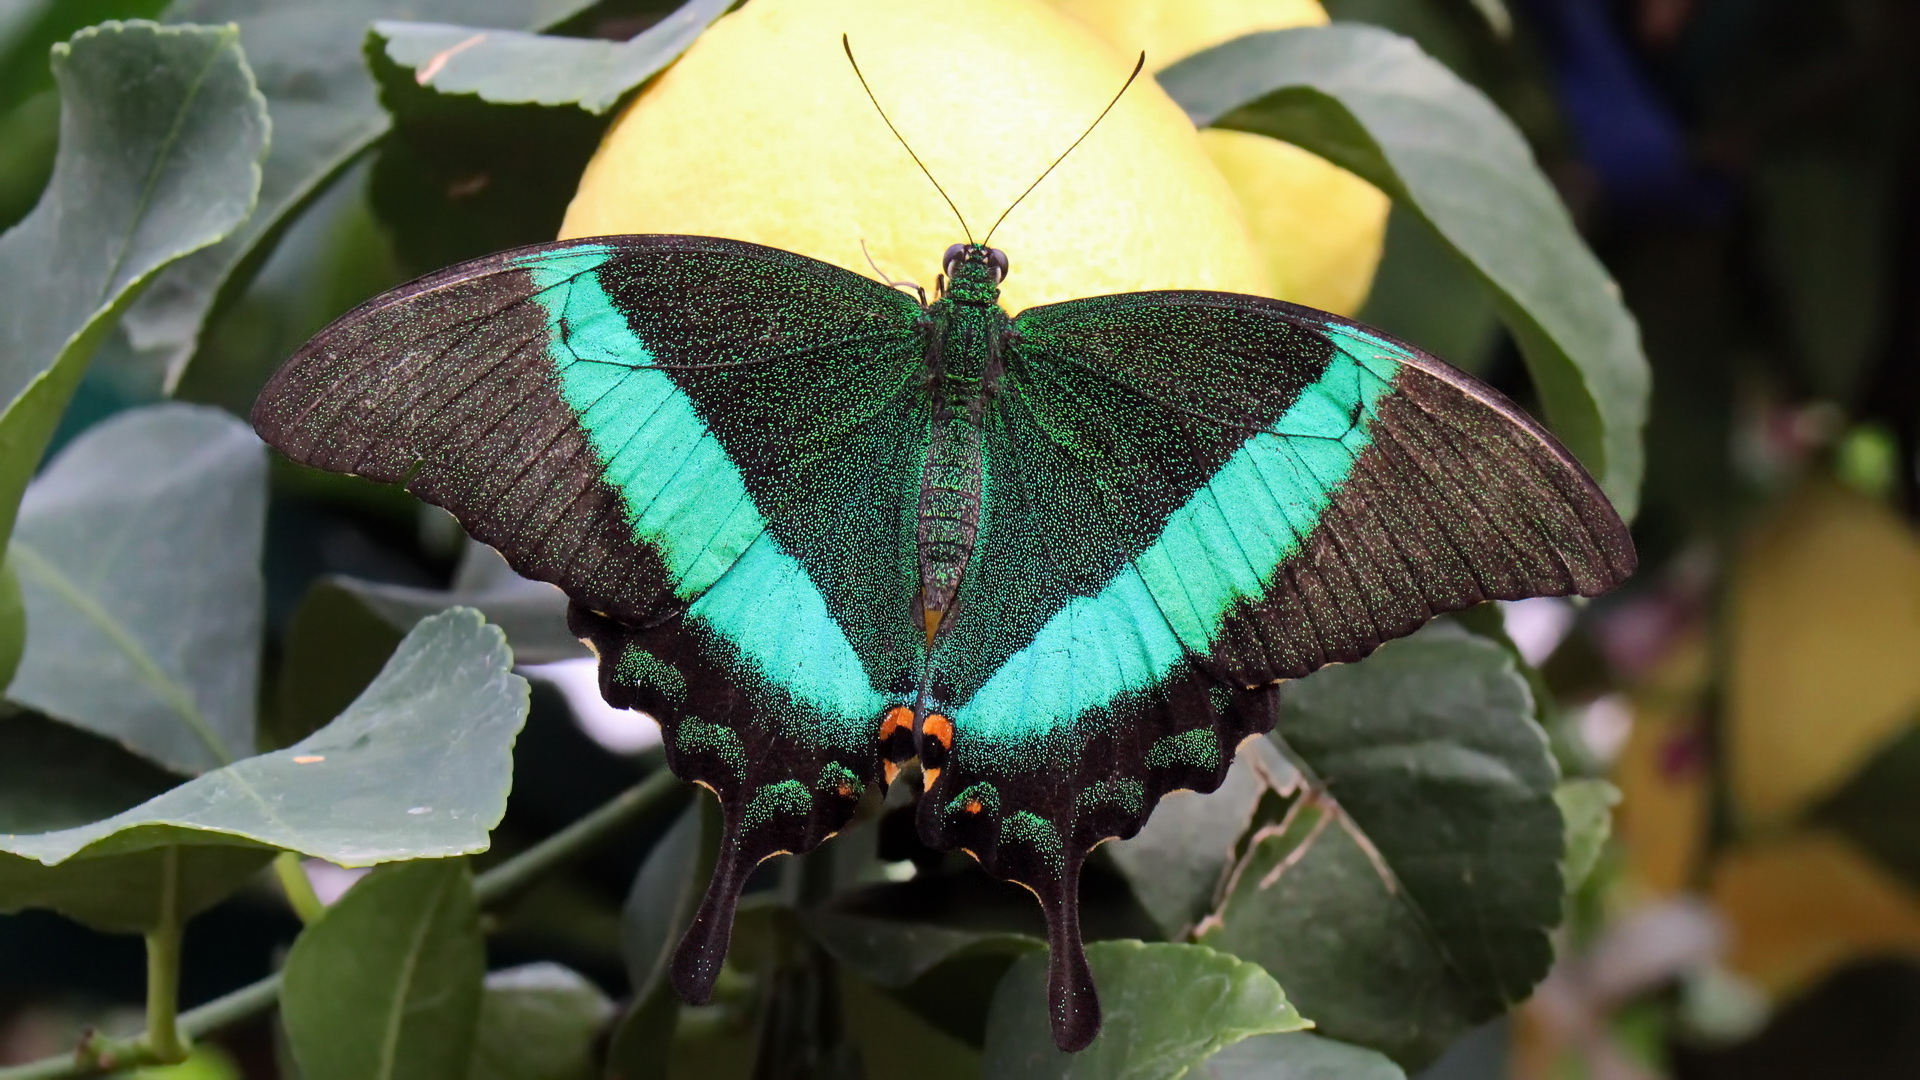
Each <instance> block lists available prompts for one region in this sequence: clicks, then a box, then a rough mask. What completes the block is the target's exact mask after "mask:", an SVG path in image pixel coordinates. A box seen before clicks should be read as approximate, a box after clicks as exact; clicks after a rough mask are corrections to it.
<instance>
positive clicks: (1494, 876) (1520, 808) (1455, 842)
mask: <svg viewBox="0 0 1920 1080" xmlns="http://www.w3.org/2000/svg"><path fill="white" fill-rule="evenodd" d="M1532 715H1533V702H1532V698H1531V695H1530V694H1529V692H1528V689H1527V684H1526V682H1525V680H1523V679H1522V678H1521V676H1520V674H1519V672H1518V671H1516V670H1515V666H1514V662H1513V658H1512V657H1511V656H1510V655H1509V654H1508V653H1507V652H1506V650H1504V649H1502V648H1501V647H1500V646H1499V645H1496V644H1494V643H1493V642H1491V641H1487V640H1486V639H1484V638H1479V637H1476V636H1473V635H1470V634H1467V633H1465V632H1464V631H1461V630H1459V629H1457V628H1454V627H1451V626H1448V625H1446V624H1439V625H1435V626H1433V627H1430V628H1429V629H1427V630H1425V631H1422V632H1421V633H1419V634H1417V635H1415V636H1413V637H1411V638H1406V639H1403V640H1400V641H1395V642H1390V643H1389V644H1387V645H1385V646H1383V647H1382V648H1381V649H1380V650H1379V651H1378V652H1377V653H1375V654H1374V655H1373V656H1372V657H1370V658H1369V659H1367V660H1366V661H1364V662H1362V663H1358V664H1350V665H1345V666H1341V667H1334V668H1328V669H1326V670H1324V671H1321V672H1317V673H1315V674H1314V675H1312V676H1310V677H1309V678H1306V679H1302V680H1300V681H1299V682H1296V683H1291V684H1289V685H1288V686H1287V687H1286V688H1285V689H1284V690H1283V692H1282V697H1281V704H1280V724H1279V727H1278V729H1277V731H1276V738H1279V739H1283V740H1284V741H1283V743H1282V748H1283V749H1284V750H1285V751H1287V753H1288V755H1289V756H1290V757H1291V758H1292V759H1293V760H1294V761H1295V763H1296V764H1297V765H1298V766H1299V768H1300V770H1301V772H1302V774H1303V776H1304V777H1305V778H1306V784H1305V786H1304V788H1303V790H1302V791H1301V793H1300V794H1299V795H1298V796H1297V797H1296V798H1294V799H1293V800H1291V801H1290V802H1289V804H1288V805H1287V807H1286V810H1285V816H1284V817H1283V818H1281V819H1280V820H1278V821H1275V822H1271V823H1269V824H1266V825H1264V826H1262V827H1261V828H1260V829H1259V830H1257V831H1256V832H1255V834H1254V837H1253V839H1254V840H1255V842H1254V843H1252V844H1251V846H1250V847H1249V849H1248V851H1247V853H1246V855H1245V856H1244V857H1243V858H1242V860H1241V862H1240V863H1239V864H1238V865H1236V866H1235V867H1234V869H1233V871H1232V882H1233V884H1232V886H1231V888H1230V889H1229V891H1228V893H1227V898H1226V901H1225V904H1224V906H1223V907H1222V908H1221V909H1220V910H1219V911H1217V912H1215V913H1214V914H1212V915H1210V916H1209V917H1208V918H1207V920H1206V921H1205V922H1204V923H1203V924H1202V931H1201V933H1200V934H1199V940H1201V941H1202V942H1205V943H1206V944H1209V945H1213V946H1215V947H1217V948H1221V949H1225V950H1227V951H1229V952H1232V953H1234V954H1235V955H1238V956H1241V957H1244V958H1246V959H1248V960H1254V961H1258V962H1259V963H1261V964H1263V965H1265V966H1266V968H1267V970H1269V971H1271V972H1273V974H1274V976H1275V977H1276V978H1278V979H1280V980H1281V982H1282V983H1284V984H1285V985H1286V987H1287V992H1288V994H1289V996H1290V997H1291V998H1292V999H1293V1000H1294V1002H1296V1003H1297V1004H1298V1005H1299V1006H1300V1008H1301V1009H1302V1010H1303V1011H1304V1012H1306V1014H1307V1015H1309V1016H1312V1017H1313V1018H1314V1021H1315V1023H1316V1024H1317V1025H1318V1027H1319V1028H1320V1030H1321V1031H1323V1032H1325V1033H1326V1034H1328V1035H1331V1036H1333V1037H1335V1038H1338V1039H1342V1040H1345V1041H1347V1042H1353V1043H1358V1044H1360V1045H1362V1046H1368V1047H1372V1048H1373V1049H1376V1050H1380V1051H1382V1052H1384V1053H1386V1054H1387V1055H1389V1056H1390V1057H1392V1058H1394V1059H1395V1060H1396V1061H1399V1062H1400V1063H1401V1064H1402V1065H1406V1066H1408V1067H1412V1066H1414V1065H1415V1064H1419V1063H1424V1062H1425V1061H1427V1060H1429V1059H1431V1058H1432V1057H1434V1056H1435V1055H1437V1054H1439V1053H1440V1051H1441V1050H1443V1049H1445V1047H1446V1046H1447V1045H1448V1044H1449V1043H1451V1042H1452V1041H1453V1040H1454V1038H1456V1037H1457V1036H1459V1035H1460V1034H1461V1033H1463V1032H1465V1031H1466V1030H1467V1029H1468V1028H1470V1027H1472V1026H1473V1025H1475V1024H1476V1023H1478V1022H1479V1021H1481V1020H1484V1019H1487V1018H1488V1017H1491V1016H1494V1015H1496V1014H1498V1013H1500V1012H1502V1011H1504V1010H1505V1009H1506V1008H1507V1006H1508V1005H1510V1004H1512V1003H1514V1002H1517V1001H1520V1000H1521V999H1523V998H1525V997H1526V996H1527V994H1528V992H1529V991H1530V990H1531V989H1532V987H1533V986H1534V984H1536V983H1537V982H1539V980H1540V979H1541V978H1542V977H1543V976H1544V975H1545V974H1546V971H1547V967H1548V965H1549V964H1550V963H1551V962H1552V960H1553V948H1552V945H1551V943H1550V942H1549V940H1548V929H1549V928H1550V927H1552V926H1553V925H1554V924H1556V923H1557V922H1558V921H1559V918H1560V913H1561V904H1562V889H1561V876H1560V858H1561V855H1562V849H1563V843H1564V840H1563V835H1562V824H1561V818H1560V811H1559V808H1558V807H1557V805H1556V804H1555V803H1554V799H1553V792H1554V787H1555V784H1556V783H1557V781H1558V779H1559V778H1558V775H1557V770H1556V768H1555V765H1554V762H1553V758H1552V756H1551V755H1550V754H1549V752H1548V748H1547V742H1546V738H1545V736H1544V734H1543V733H1542V731H1541V729H1540V727H1539V726H1538V725H1537V724H1535V723H1534V722H1533V720H1532V719H1531V717H1532Z"/></svg>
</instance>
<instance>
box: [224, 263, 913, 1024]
mask: <svg viewBox="0 0 1920 1080" xmlns="http://www.w3.org/2000/svg"><path fill="white" fill-rule="evenodd" d="M920 321H921V309H920V307H919V305H918V304H917V303H915V302H914V301H913V300H912V299H910V298H908V297H906V296H904V295H903V294H901V293H899V292H897V291H895V290H892V289H889V288H887V287H885V286H882V285H878V284H876V283H874V282H871V281H868V280H866V279H864V278H861V277H859V276H857V275H854V274H851V273H849V272H847V271H845V270H841V269H839V268H837V267H833V266H830V265H828V264H825V263H821V262H818V261H816V260H812V259H807V258H805V257H802V256H798V255H793V254H791V253H788V252H782V251H778V250H775V249H771V248H763V247H759V246H757V245H752V244H743V243H738V242H735V241H729V240H719V239H713V238H706V237H684V236H629V237H605V238H599V239H594V240H585V241H570V242H563V243H558V244H548V245H540V246H537V247H534V248H528V249H523V250H520V251H515V252H506V253H503V254H501V255H497V256H491V257H488V258H486V259H481V260H477V261H475V262H472V263H467V264H463V265H461V266H457V267H453V268H450V269H449V270H446V271H442V272H440V273H437V274H434V275H431V276H429V277H427V278H424V279H422V280H420V281H418V282H415V283H413V284H411V285H408V286H404V287H402V288H401V289H398V290H395V291H394V292H392V293H389V294H386V295H385V296H382V297H379V298H376V299H375V300H373V301H371V302H370V303H368V304H366V305H363V306H362V307H360V308H359V309H356V310H355V311H353V312H351V313H349V314H348V315H346V316H344V317H343V318H341V319H340V320H338V321H336V322H335V323H334V324H333V325H332V326H330V327H328V328H327V329H326V330H324V331H322V332H321V333H320V334H319V335H317V336H316V337H315V338H314V339H313V341H311V342H310V343H308V345H307V346H305V347H304V348H303V349H302V350H301V351H300V352H299V353H298V354H296V355H295V356H294V357H293V358H292V359H291V360H289V361H288V363H287V364H286V365H285V366H284V367H283V368H282V369H281V370H280V372H279V373H277V374H276V375H275V377H274V379H273V380H272V381H271V382H270V383H269V385H268V386H267V388H266V389H265V390H264V391H263V392H262V394H261V396H260V399H259V401H258V402H257V404H256V406H255V409H254V422H255V426H256V428H257V430H258V431H259V432H260V434H261V436H262V437H263V438H264V439H266V441H268V442H269V443H270V444H272V445H274V446H275V447H277V448H279V449H280V450H282V451H283V452H285V453H286V454H287V455H288V456H289V457H291V458H293V459H294V460H296V461H299V462H302V463H305V464H309V465H314V466H317V467H320V468H325V469H331V470H334V471H339V472H349V473H357V474H360V475H365V476H368V477H370V478H373V479H376V480H381V481H386V482H397V483H404V484H405V485H406V486H407V488H408V489H409V490H410V491H413V492H414V493H415V494H417V495H419V496H420V497H422V498H423V499H425V500H427V501H429V502H433V503H436V504H438V505H441V506H444V507H446V508H447V509H448V510H450V511H452V512H453V514H454V515H455V516H456V517H457V518H458V519H459V520H460V521H461V523H462V524H463V525H464V526H466V528H467V529H468V531H469V532H471V533H472V534H473V535H474V536H475V537H476V538H478V539H480V540H483V541H485V542H487V543H490V544H492V545H494V546H495V547H497V548H499V549H500V550H501V552H502V553H503V554H504V555H505V556H506V557H507V559H508V561H509V562H511V563H512V564H513V565H514V567H515V568H516V569H518V570H519V571H520V572H521V573H523V574H526V575H527V576H530V577H534V578H537V579H541V580H545V581H549V582H552V583H554V584H556V585H558V586H560V587H561V588H562V589H563V590H565V591H566V592H567V593H568V595H569V597H570V598H571V599H572V601H573V604H572V610H571V622H572V624H573V626H574V628H575V630H576V632H577V633H578V634H579V635H580V636H581V637H582V638H584V639H586V640H587V641H588V642H589V643H591V644H592V645H593V646H594V648H595V650H596V652H597V653H598V654H599V655H600V658H601V682H602V688H603V692H604V694H605V696H606V697H607V698H608V700H610V701H612V702H614V703H615V704H617V705H631V706H635V707H639V708H644V709H646V710H647V711H648V712H651V713H652V714H653V715H654V716H656V717H657V718H659V719H660V720H661V722H662V726H663V729H664V733H665V740H666V750H667V755H668V760H669V763H670V764H671V765H672V766H673V768H674V770H675V771H676V772H677V773H679V774H680V775H681V776H683V777H685V778H687V779H690V780H694V781H697V782H699V783H702V784H704V785H706V786H708V787H710V788H712V789H713V790H714V791H715V792H716V793H717V794H718V795H719V796H720V798H721V801H722V804H723V806H724V807H725V818H726V835H725V837H724V843H725V848H726V850H725V852H724V853H723V858H722V859H721V863H720V866H719V868H718V869H717V871H716V874H715V879H714V882H713V884H712V887H711V888H710V890H709V893H708V901H707V903H706V904H705V905H704V906H703V907H702V909H701V913H700V916H699V919H698V920H697V921H696V925H695V927H694V928H693V930H692V931H691V932H690V933H689V936H688V939H687V943H686V945H685V947H683V949H682V950H681V953H680V956H679V958H678V960H677V961H676V968H675V980H676V982H677V983H678V984H679V985H680V986H681V988H682V990H683V992H685V993H687V994H688V995H689V996H690V997H691V998H694V999H701V998H704V996H705V994H706V993H707V991H708V990H709V989H710V988H711V984H712V979H713V977H714V975H715V974H716V973H717V971H718V967H719V963H720V959H721V957H722V955H723V954H724V951H725V947H726V931H727V928H728V926H729V925H730V923H731V921H732V919H731V905H732V903H733V900H734V898H735V896H736V895H737V893H738V890H739V888H740V886H741V885H742V884H744V881H745V878H746V874H747V872H748V871H750V870H751V869H752V867H753V865H754V864H755V863H757V862H758V861H760V860H761V859H762V858H765V857H766V856H767V855H770V854H772V853H774V852H776V851H783V850H794V851H804V850H807V849H809V848H811V847H813V846H814V845H816V844H818V843H819V842H820V841H821V840H823V839H824V838H825V837H826V836H828V835H830V834H831V833H832V832H833V831H834V830H836V829H838V828H840V827H841V826H842V825H843V824H844V823H845V821H846V820H847V818H848V817H849V816H850V814H851V813H852V810H853V807H854V804H855V803H856V801H857V800H858V798H859V796H860V794H861V791H862V790H863V788H864V787H865V785H867V784H869V783H871V782H872V781H873V780H875V779H876V778H877V773H878V765H879V763H878V755H877V752H876V749H875V745H874V732H875V731H876V730H877V727H878V724H879V721H880V717H881V714H882V713H883V712H884V711H885V709H886V708H887V706H888V705H889V704H890V703H893V702H896V701H897V700H898V699H899V697H900V696H901V694H902V693H903V690H901V689H899V688H900V687H904V686H905V685H906V684H910V683H911V682H912V681H913V679H914V678H915V676H916V675H917V672H918V665H919V662H920V655H921V654H920V650H919V648H918V647H917V646H915V644H914V637H913V633H912V629H913V628H912V626H911V624H910V622H909V620H908V618H907V616H906V610H907V606H908V604H909V603H910V601H911V598H912V595H913V589H914V582H913V580H912V557H913V552H912V548H911V544H912V537H913V524H914V523H913V521H912V518H911V506H912V499H911V497H910V496H911V492H912V491H913V490H914V486H915V485H916V484H917V481H918V461H917V460H916V459H915V456H914V452H915V439H916V435H915V424H916V423H918V424H919V431H920V432H921V433H920V434H919V435H918V436H917V438H918V439H919V440H920V442H919V447H920V453H921V454H922V455H923V454H924V446H925V442H924V438H925V436H924V426H925V417H924V408H923V404H922V403H921V402H920V398H919V395H918V390H919V385H918V382H917V377H918V373H919V371H920V369H921V366H922V364H921V357H922V354H923V345H922V342H921V336H920V329H919V323H920Z"/></svg>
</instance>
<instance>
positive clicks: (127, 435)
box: [8, 405, 267, 773]
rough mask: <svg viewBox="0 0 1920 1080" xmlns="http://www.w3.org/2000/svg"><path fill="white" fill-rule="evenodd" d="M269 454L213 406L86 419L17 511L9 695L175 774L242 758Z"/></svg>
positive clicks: (250, 727)
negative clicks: (23, 628) (15, 650)
mask: <svg viewBox="0 0 1920 1080" xmlns="http://www.w3.org/2000/svg"><path fill="white" fill-rule="evenodd" d="M266 478H267V456H266V449H265V448H264V447H263V446H261V444H260V440H259V439H258V438H255V437H254V434H253V431H252V430H251V429H250V428H248V427H247V425H245V424H243V423H241V422H240V421H239V420H237V419H235V418H233V417H232V416H229V415H227V414H226V413H224V412H221V411H219V410H218V409H208V408H203V407H198V406H192V405H156V406H153V407H151V408H145V409H135V410H132V411H129V412H125V413H121V414H119V415H117V416H115V417H113V418H111V419H109V420H107V421H105V422H104V423H101V424H99V425H97V426H95V427H92V428H89V429H88V430H87V431H86V432H85V433H83V434H82V435H81V436H80V437H79V438H78V439H76V440H74V441H73V442H72V443H71V444H69V445H68V446H67V447H66V449H64V450H62V451H61V453H60V455H59V456H58V457H56V458H55V459H54V460H53V462H52V463H51V464H50V465H48V466H47V468H46V471H45V472H43V473H41V475H40V477H39V479H37V480H35V481H34V482H33V486H32V487H30V488H28V489H27V495H26V498H25V500H23V501H22V502H21V504H20V521H19V525H18V526H17V527H16V528H15V530H14V536H13V543H12V547H11V550H10V552H9V554H8V563H9V565H11V566H12V567H13V568H14V571H15V573H16V574H18V576H19V579H20V588H21V594H22V597H23V599H24V600H25V604H26V613H27V622H28V625H29V626H31V627H32V633H31V634H29V635H28V637H27V644H26V654H25V656H24V658H23V659H22V661H21V664H20V671H19V674H18V675H17V676H16V677H15V679H14V682H13V686H12V688H11V690H10V691H9V692H8V696H10V697H11V698H13V699H14V700H15V701H18V702H21V703H22V704H25V705H30V706H32V707H33V708H35V709H38V710H40V711H41V712H44V713H46V714H47V715H49V716H53V717H57V718H59V719H61V720H65V721H67V722H68V723H71V724H74V725H76V726H78V727H82V728H85V729H86V730H88V731H93V732H97V733H99V734H101V735H105V736H108V737H110V738H113V739H118V740H119V741H120V742H121V743H123V744H124V745H126V746H127V747H128V748H129V749H132V750H134V751H135V752H137V753H140V754H143V755H145V756H146V757H148V758H151V759H152V760H154V761H156V762H159V763H160V764H162V765H165V766H167V767H169V768H172V769H175V770H177V771H180V772H185V773H196V772H201V771H204V770H206V769H210V768H217V767H219V766H221V765H224V764H226V763H228V762H230V761H233V760H234V759H236V758H239V757H244V756H245V755H247V754H250V753H252V752H253V748H254V702H255V699H256V698H257V697H258V693H259V690H258V687H257V685H256V684H257V681H258V672H259V666H260V634H261V624H262V621H263V619H264V617H265V616H264V611H263V604H264V594H265V590H266V586H265V583H264V581H263V580H262V578H261V574H260V552H261V547H262V544H263V540H264V534H265V532H266V519H267V489H266Z"/></svg>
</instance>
